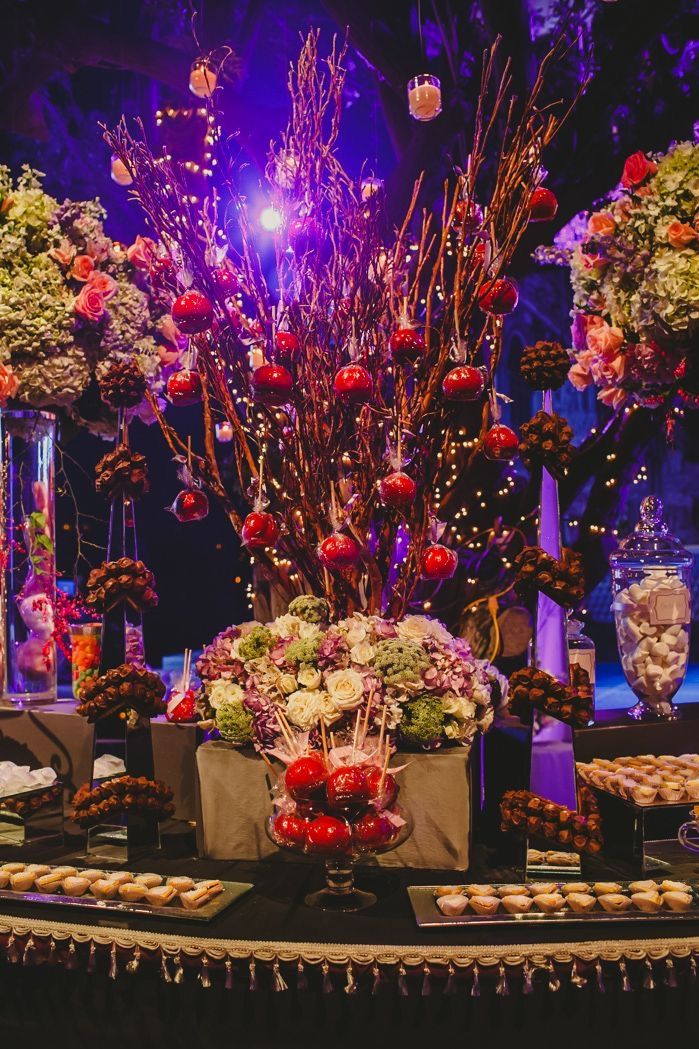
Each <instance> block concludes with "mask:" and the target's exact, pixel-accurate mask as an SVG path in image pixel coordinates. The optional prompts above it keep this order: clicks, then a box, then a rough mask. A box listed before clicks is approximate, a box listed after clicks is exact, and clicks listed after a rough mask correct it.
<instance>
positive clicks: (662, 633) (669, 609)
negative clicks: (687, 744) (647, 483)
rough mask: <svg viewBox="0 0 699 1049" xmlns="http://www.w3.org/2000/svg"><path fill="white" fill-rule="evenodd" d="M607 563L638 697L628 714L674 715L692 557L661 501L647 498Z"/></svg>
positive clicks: (685, 643)
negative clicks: (670, 526) (631, 529)
mask: <svg viewBox="0 0 699 1049" xmlns="http://www.w3.org/2000/svg"><path fill="white" fill-rule="evenodd" d="M609 563H610V565H611V568H612V595H613V604H612V608H613V610H614V624H615V626H616V638H617V645H618V648H619V657H620V659H621V665H622V668H623V671H624V675H625V677H626V680H627V681H628V683H629V686H630V687H631V689H632V691H633V692H634V694H635V696H636V698H637V699H638V702H637V703H636V705H635V706H634V707H633V708H632V709H631V710H630V711H629V714H630V716H631V717H633V718H635V719H637V720H641V719H645V718H652V717H656V718H674V717H676V716H677V708H676V707H675V706H674V704H673V698H674V696H675V695H676V693H677V691H678V689H679V687H680V685H681V684H682V682H683V681H684V678H685V674H686V673H687V662H688V660H689V630H690V624H691V620H692V608H691V581H692V555H691V554H690V553H689V551H687V550H685V548H684V547H683V546H682V544H681V543H680V541H679V539H676V538H675V536H673V535H671V534H670V532H669V530H668V527H667V525H666V524H665V522H664V521H663V504H662V502H661V501H660V499H658V498H656V497H655V496H652V495H650V496H648V497H647V498H646V499H644V500H643V502H642V503H641V520H640V521H639V523H638V524H637V525H636V528H635V530H634V532H633V533H632V534H631V535H630V536H628V537H627V538H626V539H623V540H622V542H621V543H620V544H619V549H618V550H617V551H616V552H615V553H613V554H612V556H611V557H610V559H609Z"/></svg>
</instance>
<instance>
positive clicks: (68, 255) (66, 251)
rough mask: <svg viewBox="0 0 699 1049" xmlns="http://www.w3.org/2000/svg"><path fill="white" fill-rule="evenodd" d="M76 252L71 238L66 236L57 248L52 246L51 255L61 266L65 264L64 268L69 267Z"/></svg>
mask: <svg viewBox="0 0 699 1049" xmlns="http://www.w3.org/2000/svg"><path fill="white" fill-rule="evenodd" d="M74 254H75V248H74V247H73V246H72V244H71V243H70V241H69V240H66V239H65V238H64V239H63V240H62V241H61V243H60V244H59V245H58V247H57V248H51V250H50V252H49V255H50V256H51V258H52V259H55V260H56V262H57V263H58V264H59V266H63V268H64V269H66V270H67V269H68V267H69V266H70V264H71V262H72V260H73V255H74Z"/></svg>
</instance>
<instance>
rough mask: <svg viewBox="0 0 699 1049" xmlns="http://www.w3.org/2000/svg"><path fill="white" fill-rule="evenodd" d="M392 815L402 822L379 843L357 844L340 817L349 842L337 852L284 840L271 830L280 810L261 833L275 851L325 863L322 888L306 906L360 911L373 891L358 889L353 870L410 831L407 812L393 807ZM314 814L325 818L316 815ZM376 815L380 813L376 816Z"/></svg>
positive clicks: (398, 842) (348, 820) (371, 901)
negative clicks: (278, 850) (283, 851)
mask: <svg viewBox="0 0 699 1049" xmlns="http://www.w3.org/2000/svg"><path fill="white" fill-rule="evenodd" d="M391 812H392V814H393V815H395V816H398V817H399V818H400V819H401V820H402V821H403V822H402V823H401V825H400V826H399V827H396V829H395V833H394V834H392V835H391V837H390V838H387V839H386V840H384V841H382V842H380V843H379V842H374V843H373V844H372V843H370V842H366V843H359V842H357V840H356V836H355V834H354V833H353V832H352V824H351V818H344V819H343V818H342V817H335V818H340V819H343V822H345V823H346V824H347V827H348V828H349V830H350V834H351V836H352V840H351V841H350V843H349V845H347V846H346V847H338V848H337V850H331V849H328V850H327V851H326V850H323V849H319V848H317V847H309V845H308V844H307V843H306V842H302V841H298V842H296V843H294V842H291V841H290V840H289V839H288V837H284V836H282V835H281V834H280V833H278V831H277V830H276V829H275V824H276V822H277V820H278V819H279V817H280V816H282V815H284V813H283V811H281V810H278V809H275V810H274V811H273V812H272V813H271V814H270V816H269V817H268V818H267V821H266V824H265V830H266V831H267V836H268V838H269V839H270V841H272V842H273V843H274V844H275V845H276V846H277V847H278V848H280V849H288V850H289V851H290V852H294V853H296V855H299V856H305V857H307V858H309V859H314V860H323V861H324V863H325V886H324V887H323V888H322V889H319V890H317V891H316V892H311V893H309V894H308V895H307V896H306V897H305V903H306V905H307V906H308V907H319V908H321V909H322V910H326V911H360V910H364V908H365V907H372V906H373V905H374V904H375V903H376V900H377V896H376V894H375V893H373V892H367V891H366V890H364V889H359V888H357V886H356V885H355V882H354V867H355V866H356V865H357V864H361V863H362V862H366V861H367V860H370V859H372V858H373V857H375V856H378V855H380V854H381V853H384V852H390V851H391V850H392V849H395V848H397V847H398V846H399V845H402V844H403V842H404V841H406V840H407V839H408V838H409V837H410V835H411V834H412V831H413V821H412V818H411V816H410V813H409V812H407V811H406V810H405V809H403V808H402V807H401V806H400V805H393V806H392V810H391ZM318 815H325V814H324V813H320V812H319V813H318ZM379 816H380V814H379Z"/></svg>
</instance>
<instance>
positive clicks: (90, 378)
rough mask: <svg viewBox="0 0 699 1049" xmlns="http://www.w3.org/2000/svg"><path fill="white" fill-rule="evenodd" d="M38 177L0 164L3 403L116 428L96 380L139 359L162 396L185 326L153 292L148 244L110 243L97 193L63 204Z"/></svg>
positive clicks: (0, 378)
mask: <svg viewBox="0 0 699 1049" xmlns="http://www.w3.org/2000/svg"><path fill="white" fill-rule="evenodd" d="M42 177H43V176H42V174H41V173H40V172H38V171H33V170H32V169H31V168H29V167H26V166H25V167H24V169H23V171H22V174H21V175H20V176H19V178H18V179H17V180H16V181H15V180H13V179H12V176H11V174H10V171H9V169H8V168H7V167H3V166H0V405H7V404H8V403H9V404H10V405H11V406H15V407H29V408H49V409H52V410H54V411H57V412H58V413H59V414H60V415H61V416H62V417H63V418H64V419H70V420H72V421H73V422H74V423H75V424H77V425H80V426H86V427H88V428H89V429H91V430H93V431H94V432H97V433H103V432H111V431H112V430H113V427H114V413H113V412H112V411H111V410H110V409H109V408H108V407H107V406H106V405H105V404H104V403H103V402H102V401H100V399H99V395H98V392H97V380H98V379H99V378H100V377H101V376H102V375H104V374H105V373H106V372H107V371H108V369H109V367H110V365H111V364H113V363H114V362H115V361H120V360H124V359H126V358H129V359H135V360H136V361H137V363H138V365H139V367H140V369H141V371H142V372H143V374H144V376H145V377H146V379H147V381H148V384H149V387H150V389H151V391H152V392H153V393H155V394H156V395H157V394H158V393H159V392H160V390H161V388H162V386H163V382H164V378H165V376H164V374H163V366H164V365H168V364H170V363H172V362H174V361H175V360H176V359H177V358H178V356H179V352H180V349H181V347H180V345H179V342H178V340H179V333H178V331H177V329H176V327H175V326H174V324H173V322H172V319H171V317H170V316H169V314H167V313H164V312H163V310H162V309H161V308H160V307H159V306H158V304H157V302H156V300H155V298H154V297H153V295H152V292H151V289H150V285H149V281H148V271H149V266H150V241H148V240H147V239H145V238H142V237H137V238H136V241H135V243H134V244H132V245H131V246H130V247H128V248H125V247H124V246H123V245H121V244H119V243H117V242H116V241H113V240H112V239H111V238H110V237H108V236H107V235H106V233H105V232H104V227H103V220H104V217H105V212H104V210H103V208H102V207H101V205H100V203H99V201H98V200H89V201H82V202H79V203H78V202H73V201H65V202H64V203H63V204H61V205H59V204H58V202H57V201H56V200H55V199H54V198H53V197H51V196H50V195H49V194H48V193H46V191H45V190H44V188H43V186H42V182H41V180H42Z"/></svg>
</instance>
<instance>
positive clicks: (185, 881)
mask: <svg viewBox="0 0 699 1049" xmlns="http://www.w3.org/2000/svg"><path fill="white" fill-rule="evenodd" d="M165 884H166V885H172V887H173V889H175V890H176V891H177V892H191V891H192V889H193V888H194V878H188V877H186V875H182V876H179V875H175V876H174V877H172V878H168V880H167V882H166V883H165Z"/></svg>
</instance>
